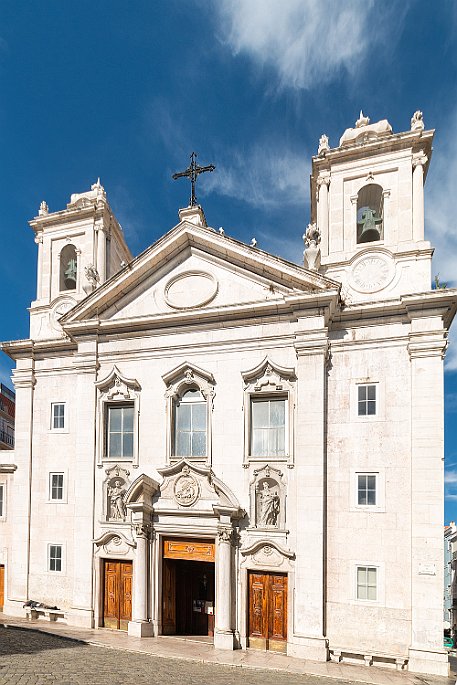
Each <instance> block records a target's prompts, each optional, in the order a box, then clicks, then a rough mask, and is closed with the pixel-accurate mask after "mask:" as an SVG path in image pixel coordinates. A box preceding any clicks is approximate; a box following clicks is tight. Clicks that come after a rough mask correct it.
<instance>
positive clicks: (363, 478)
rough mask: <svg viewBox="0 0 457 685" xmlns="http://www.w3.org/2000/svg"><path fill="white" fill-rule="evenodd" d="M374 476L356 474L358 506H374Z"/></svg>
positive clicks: (370, 474)
mask: <svg viewBox="0 0 457 685" xmlns="http://www.w3.org/2000/svg"><path fill="white" fill-rule="evenodd" d="M376 480H377V478H376V474H375V473H359V474H357V504H358V505H360V506H376V504H377V501H376Z"/></svg>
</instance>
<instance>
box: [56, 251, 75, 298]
mask: <svg viewBox="0 0 457 685" xmlns="http://www.w3.org/2000/svg"><path fill="white" fill-rule="evenodd" d="M77 275H78V258H77V255H76V248H75V246H74V245H65V247H64V248H63V250H62V252H61V253H60V290H76V277H77Z"/></svg>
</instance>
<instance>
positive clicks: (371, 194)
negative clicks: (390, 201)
mask: <svg viewBox="0 0 457 685" xmlns="http://www.w3.org/2000/svg"><path fill="white" fill-rule="evenodd" d="M383 237H384V196H383V191H382V187H381V186H380V185H378V184H377V183H370V184H369V185H367V186H363V188H361V189H360V190H359V193H358V195H357V243H371V242H374V241H375V240H382V239H383Z"/></svg>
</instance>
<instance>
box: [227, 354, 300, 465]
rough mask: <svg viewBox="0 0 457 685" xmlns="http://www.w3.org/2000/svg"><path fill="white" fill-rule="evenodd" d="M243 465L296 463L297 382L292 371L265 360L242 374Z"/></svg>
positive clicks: (266, 358) (267, 359)
mask: <svg viewBox="0 0 457 685" xmlns="http://www.w3.org/2000/svg"><path fill="white" fill-rule="evenodd" d="M241 375H242V377H243V383H244V415H245V417H244V436H245V437H244V464H245V465H246V464H248V463H249V462H251V461H264V460H265V459H274V460H278V461H287V462H289V463H293V444H294V439H293V430H294V422H293V414H294V411H293V410H294V406H295V401H294V398H295V382H296V380H297V378H296V375H295V371H294V369H292V368H287V367H285V366H280V365H279V364H276V363H275V362H273V361H272V360H270V359H269V358H268V357H265V358H264V359H263V361H261V362H260V363H259V364H257V366H255V367H254V368H252V369H249V370H248V371H243V372H242V374H241Z"/></svg>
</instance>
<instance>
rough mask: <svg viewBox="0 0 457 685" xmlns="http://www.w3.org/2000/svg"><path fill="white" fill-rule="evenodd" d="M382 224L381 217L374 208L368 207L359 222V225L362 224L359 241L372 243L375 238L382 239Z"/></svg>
mask: <svg viewBox="0 0 457 685" xmlns="http://www.w3.org/2000/svg"><path fill="white" fill-rule="evenodd" d="M380 224H382V219H381V217H380V216H379V215H378V214H377V213H376V211H375V210H374V209H371V208H370V207H366V208H365V209H364V210H363V212H362V219H361V221H359V222H358V223H357V225H358V226H362V230H361V232H360V235H359V238H358V241H357V242H358V243H371V242H373V241H375V240H381V227H380Z"/></svg>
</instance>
